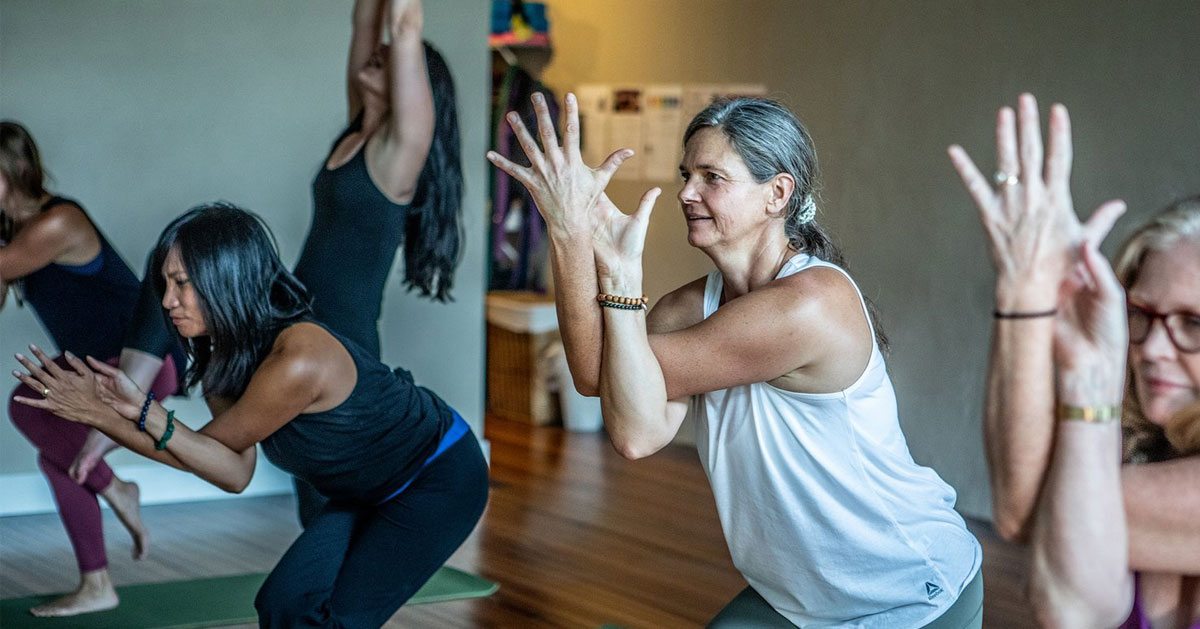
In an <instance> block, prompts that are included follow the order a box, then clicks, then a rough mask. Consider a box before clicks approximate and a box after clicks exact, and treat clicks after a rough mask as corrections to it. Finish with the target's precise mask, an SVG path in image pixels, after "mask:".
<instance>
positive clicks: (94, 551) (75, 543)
mask: <svg viewBox="0 0 1200 629" xmlns="http://www.w3.org/2000/svg"><path fill="white" fill-rule="evenodd" d="M54 362H56V363H58V365H59V366H61V367H63V368H64V369H70V367H69V366H67V362H66V359H64V358H63V357H62V356H59V357H58V358H56V359H54ZM108 362H109V364H112V365H115V364H117V359H115V358H114V359H111V360H109V361H108ZM175 388H176V373H175V361H174V360H173V359H172V358H171V357H170V356H168V357H167V359H166V361H164V362H163V366H162V368H161V369H159V371H158V376H157V377H156V378H155V379H154V383H153V384H152V385H151V386H150V390H151V391H153V392H154V395H155V397H157V398H158V399H160V400H161V399H163V398H165V397H167V396H168V395H171V394H172V393H174V392H175ZM12 395H13V396H18V395H19V396H22V397H28V398H33V399H38V398H40V397H41V392H40V391H34V390H33V389H30V388H29V387H28V386H26V385H24V384H22V385H20V386H18V387H17V388H16V389H15V390H13V393H12ZM8 415H9V417H11V418H12V422H13V425H14V426H16V427H17V429H18V430H20V431H21V432H22V433H24V434H25V437H26V438H27V439H29V441H30V442H31V443H32V444H33V447H35V448H37V450H38V466H39V467H41V468H42V473H43V474H45V475H46V480H47V481H49V483H50V489H51V491H53V492H54V500H55V502H57V503H58V515H59V517H60V518H62V522H63V526H64V527H66V529H67V537H68V538H70V540H71V546H72V547H73V548H74V549H75V560H76V561H77V562H78V563H79V571H80V572H91V571H93V570H99V569H101V568H104V567H106V566H107V565H108V558H107V557H106V556H105V554H104V529H103V528H102V526H101V518H100V503H99V501H97V500H96V494H99V493H101V492H102V491H104V490H105V489H107V488H108V486H109V484H110V483H112V480H113V471H112V468H110V467H109V466H108V464H107V463H105V462H104V461H101V462H100V463H98V464H97V465H96V467H94V468H92V471H91V473H89V474H88V476H87V478H86V479H84V481H83V484H82V485H79V484H76V483H75V481H73V480H71V476H70V475H69V474H68V473H67V470H69V469H70V468H71V463H73V462H74V461H75V457H76V456H77V455H78V454H79V451H80V450H81V449H83V443H84V441H86V440H87V436H88V432H90V431H91V428H89V427H87V426H85V425H83V424H76V423H75V422H71V421H67V420H65V419H63V418H61V417H59V416H58V415H55V414H53V413H51V412H49V411H44V410H42V409H40V408H34V407H32V406H25V405H24V404H21V403H19V402H16V401H14V400H13V399H12V397H9V399H8Z"/></svg>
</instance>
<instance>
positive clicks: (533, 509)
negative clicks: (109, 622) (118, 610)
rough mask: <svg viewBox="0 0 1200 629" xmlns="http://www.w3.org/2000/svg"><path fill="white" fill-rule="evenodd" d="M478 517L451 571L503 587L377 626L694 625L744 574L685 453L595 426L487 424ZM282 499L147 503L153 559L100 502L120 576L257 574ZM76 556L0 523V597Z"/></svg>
mask: <svg viewBox="0 0 1200 629" xmlns="http://www.w3.org/2000/svg"><path fill="white" fill-rule="evenodd" d="M487 437H488V439H489V440H490V442H491V446H492V471H491V475H492V493H491V498H490V501H489V504H488V509H487V512H486V513H485V514H484V517H483V520H482V521H481V522H480V525H479V527H478V528H477V529H476V530H475V532H474V533H473V534H472V535H471V537H470V538H469V539H468V541H467V542H466V544H464V546H463V547H462V548H461V549H459V551H458V552H457V553H455V555H454V556H453V557H452V558H451V560H450V562H449V563H450V565H452V566H455V567H458V568H461V569H464V570H468V571H471V572H475V573H478V574H482V575H483V576H485V577H487V578H489V579H492V580H494V581H497V582H499V583H500V591H499V592H497V593H496V594H494V595H493V596H491V597H489V598H486V599H476V600H470V601H459V602H449V603H436V604H431V605H417V606H411V607H407V608H404V609H401V610H400V611H399V612H398V613H397V614H396V615H395V616H394V617H393V618H392V620H391V621H390V622H389V623H388V625H387V626H388V627H437V628H452V627H464V628H467V627H521V628H525V627H529V628H537V627H555V628H559V627H572V628H573V627H590V628H597V627H601V626H603V625H606V624H613V625H620V626H623V627H630V628H633V627H647V628H659V627H664V628H668V627H696V626H701V625H703V624H704V622H705V621H707V620H708V619H710V618H711V617H712V616H713V615H714V614H715V613H716V612H717V611H718V610H719V609H720V608H721V607H722V606H723V605H724V604H725V603H726V602H728V601H729V599H730V598H732V597H733V596H734V595H735V594H736V593H737V592H738V591H740V590H741V589H742V588H743V587H745V582H744V581H743V580H742V578H741V576H740V575H739V574H738V573H737V571H736V570H735V569H734V567H733V565H732V563H731V561H730V559H729V553H728V551H727V550H726V547H725V542H724V539H723V538H722V536H721V529H720V525H719V523H718V521H717V514H716V509H715V507H714V505H713V499H712V494H711V492H710V491H709V488H708V482H707V479H706V478H705V475H704V471H703V469H702V468H701V467H700V464H699V460H698V459H697V457H696V453H695V450H693V449H691V448H687V447H683V446H670V447H668V448H667V449H665V450H664V451H662V452H660V453H658V454H656V455H654V456H653V457H650V458H648V459H644V460H641V461H636V462H630V461H626V460H625V459H622V458H621V457H620V456H618V455H617V454H616V453H615V452H614V451H613V450H612V448H611V446H610V445H609V444H608V441H607V439H606V438H605V437H604V435H603V434H578V433H567V432H564V431H562V430H561V429H559V428H538V429H533V428H529V427H527V426H524V425H521V424H514V423H510V422H505V421H503V420H499V419H494V418H489V419H488V421H487ZM294 509H295V506H294V502H293V500H292V498H291V497H290V496H271V497H263V498H247V499H238V500H225V501H215V502H208V503H190V504H179V505H162V506H154V507H147V508H146V509H145V510H144V517H145V519H146V522H147V524H148V526H149V527H150V529H151V534H152V536H153V538H152V545H151V551H150V556H149V557H148V558H147V559H145V560H143V561H141V562H136V563H135V562H133V561H131V560H130V559H129V540H128V538H127V537H126V536H125V535H124V532H123V530H122V529H121V527H120V524H119V523H117V521H116V519H115V518H114V517H112V515H111V513H108V512H105V518H106V519H105V527H106V528H105V530H106V531H107V532H108V549H109V556H110V564H111V566H110V570H111V572H112V575H113V579H114V581H116V582H117V584H118V585H120V584H130V583H146V582H156V581H170V580H178V579H188V578H197V577H204V576H220V575H227V574H241V573H246V572H255V571H264V572H265V571H267V570H269V569H270V568H271V566H272V565H273V564H274V562H275V560H276V559H278V557H279V556H280V555H281V554H282V553H283V550H284V549H285V548H286V547H287V546H288V545H289V544H290V543H291V541H292V539H294V538H295V536H296V535H297V534H298V533H299V527H298V526H297V524H296V519H295V511H294ZM971 528H972V530H973V531H974V532H975V534H976V535H977V536H978V537H979V538H980V541H981V542H982V543H983V545H984V581H985V583H986V588H987V595H986V603H985V611H984V613H985V616H984V620H985V626H986V627H989V628H1007V627H1028V626H1032V623H1031V621H1030V619H1029V615H1028V609H1027V606H1026V605H1025V604H1024V603H1023V602H1022V598H1021V596H1020V588H1021V583H1022V574H1023V572H1024V570H1025V567H1026V559H1025V557H1024V554H1023V553H1022V552H1020V551H1019V550H1018V549H1016V548H1014V547H1012V546H1011V545H1008V544H1005V543H1004V542H1003V541H1001V540H999V539H998V538H996V537H995V535H994V534H993V533H991V530H990V528H989V527H988V526H986V525H984V524H979V523H971ZM73 566H74V560H73V558H72V555H71V552H70V547H69V546H68V544H67V540H66V536H65V534H64V533H63V531H62V527H61V526H60V525H59V524H58V521H57V518H56V517H55V516H53V515H37V516H21V517H10V518H0V598H7V597H13V596H25V595H30V594H43V593H50V592H58V591H65V590H67V589H70V588H72V587H73V586H74V579H75V578H76V577H75V574H73Z"/></svg>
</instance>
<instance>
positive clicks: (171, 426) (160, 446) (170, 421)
mask: <svg viewBox="0 0 1200 629" xmlns="http://www.w3.org/2000/svg"><path fill="white" fill-rule="evenodd" d="M173 432H175V411H167V429H166V430H164V431H163V436H162V439H159V440H158V443H156V444H154V449H155V450H166V449H167V440H168V439H170V438H171V433H173Z"/></svg>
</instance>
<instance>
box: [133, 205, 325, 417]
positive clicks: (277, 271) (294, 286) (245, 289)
mask: <svg viewBox="0 0 1200 629" xmlns="http://www.w3.org/2000/svg"><path fill="white" fill-rule="evenodd" d="M172 249H178V251H179V257H180V259H181V260H182V262H183V267H184V269H185V270H186V272H187V276H188V280H189V281H190V282H191V284H192V286H193V288H194V289H195V291H196V294H197V295H198V296H199V297H200V308H201V314H202V315H203V316H204V323H205V326H206V327H207V328H208V335H207V336H203V337H196V338H191V339H187V338H182V337H179V340H180V342H181V343H182V344H183V347H184V349H185V350H186V351H187V353H188V356H189V357H190V358H191V359H192V360H191V366H190V367H189V368H188V371H187V386H188V387H193V386H195V385H197V384H203V386H204V394H205V395H206V396H208V395H214V396H218V397H238V396H240V395H241V394H242V393H243V392H245V390H246V385H247V384H249V382H250V376H252V375H253V374H254V370H255V369H257V368H258V365H259V364H260V363H261V362H262V360H263V359H264V358H266V356H267V354H268V353H269V352H270V351H271V346H272V345H273V344H274V342H275V337H276V336H277V335H278V334H279V332H280V330H282V329H283V328H285V327H287V326H288V325H290V324H292V323H295V322H297V321H301V320H303V319H305V318H307V317H309V316H311V313H312V310H311V308H310V306H309V298H308V291H307V289H305V288H304V285H303V284H301V283H300V280H297V279H296V278H295V276H293V275H292V274H291V272H290V271H288V270H287V267H285V266H284V265H283V262H281V261H280V260H279V254H278V253H277V252H276V248H275V240H274V237H273V236H272V235H271V231H270V229H269V228H268V227H267V226H266V224H265V223H264V222H263V220H262V219H261V218H259V217H258V215H256V214H254V213H252V212H248V211H246V210H243V209H241V208H239V207H237V206H235V205H233V204H230V203H226V202H223V201H219V202H216V203H208V204H204V205H198V206H196V207H194V208H192V209H190V210H188V211H187V212H185V213H184V214H183V215H182V216H180V217H179V218H177V219H175V220H174V221H172V222H171V224H170V225H167V228H166V229H164V230H163V233H162V235H161V236H159V237H158V243H157V244H156V245H155V246H154V251H153V253H152V254H151V262H150V268H151V269H153V272H154V290H155V292H156V293H157V294H158V298H159V300H160V301H161V300H162V297H163V294H164V293H165V292H166V280H165V279H164V278H163V275H162V268H163V263H164V262H165V261H166V259H167V254H168V253H169V252H170V251H171V250H172ZM163 316H164V317H165V316H166V312H165V311H164V313H163ZM170 328H171V329H175V328H174V326H170ZM175 333H176V335H177V336H178V334H179V333H178V331H177V330H176V332H175Z"/></svg>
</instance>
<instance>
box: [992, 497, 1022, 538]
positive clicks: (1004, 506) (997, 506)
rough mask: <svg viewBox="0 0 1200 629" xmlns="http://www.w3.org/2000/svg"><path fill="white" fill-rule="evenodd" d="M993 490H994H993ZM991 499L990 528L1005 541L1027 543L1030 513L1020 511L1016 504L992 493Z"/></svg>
mask: <svg viewBox="0 0 1200 629" xmlns="http://www.w3.org/2000/svg"><path fill="white" fill-rule="evenodd" d="M993 491H994V490H993ZM994 496H995V497H994V498H993V500H992V528H994V529H996V533H997V534H999V535H1000V537H1001V538H1002V539H1004V541H1006V542H1012V543H1015V544H1027V543H1029V537H1030V530H1029V528H1030V527H1029V524H1030V514H1029V513H1028V512H1024V513H1022V512H1021V510H1020V509H1018V508H1017V507H1016V505H1014V504H1011V502H1010V501H1007V500H1004V499H1003V498H1001V497H1000V496H999V495H995V494H994Z"/></svg>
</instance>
